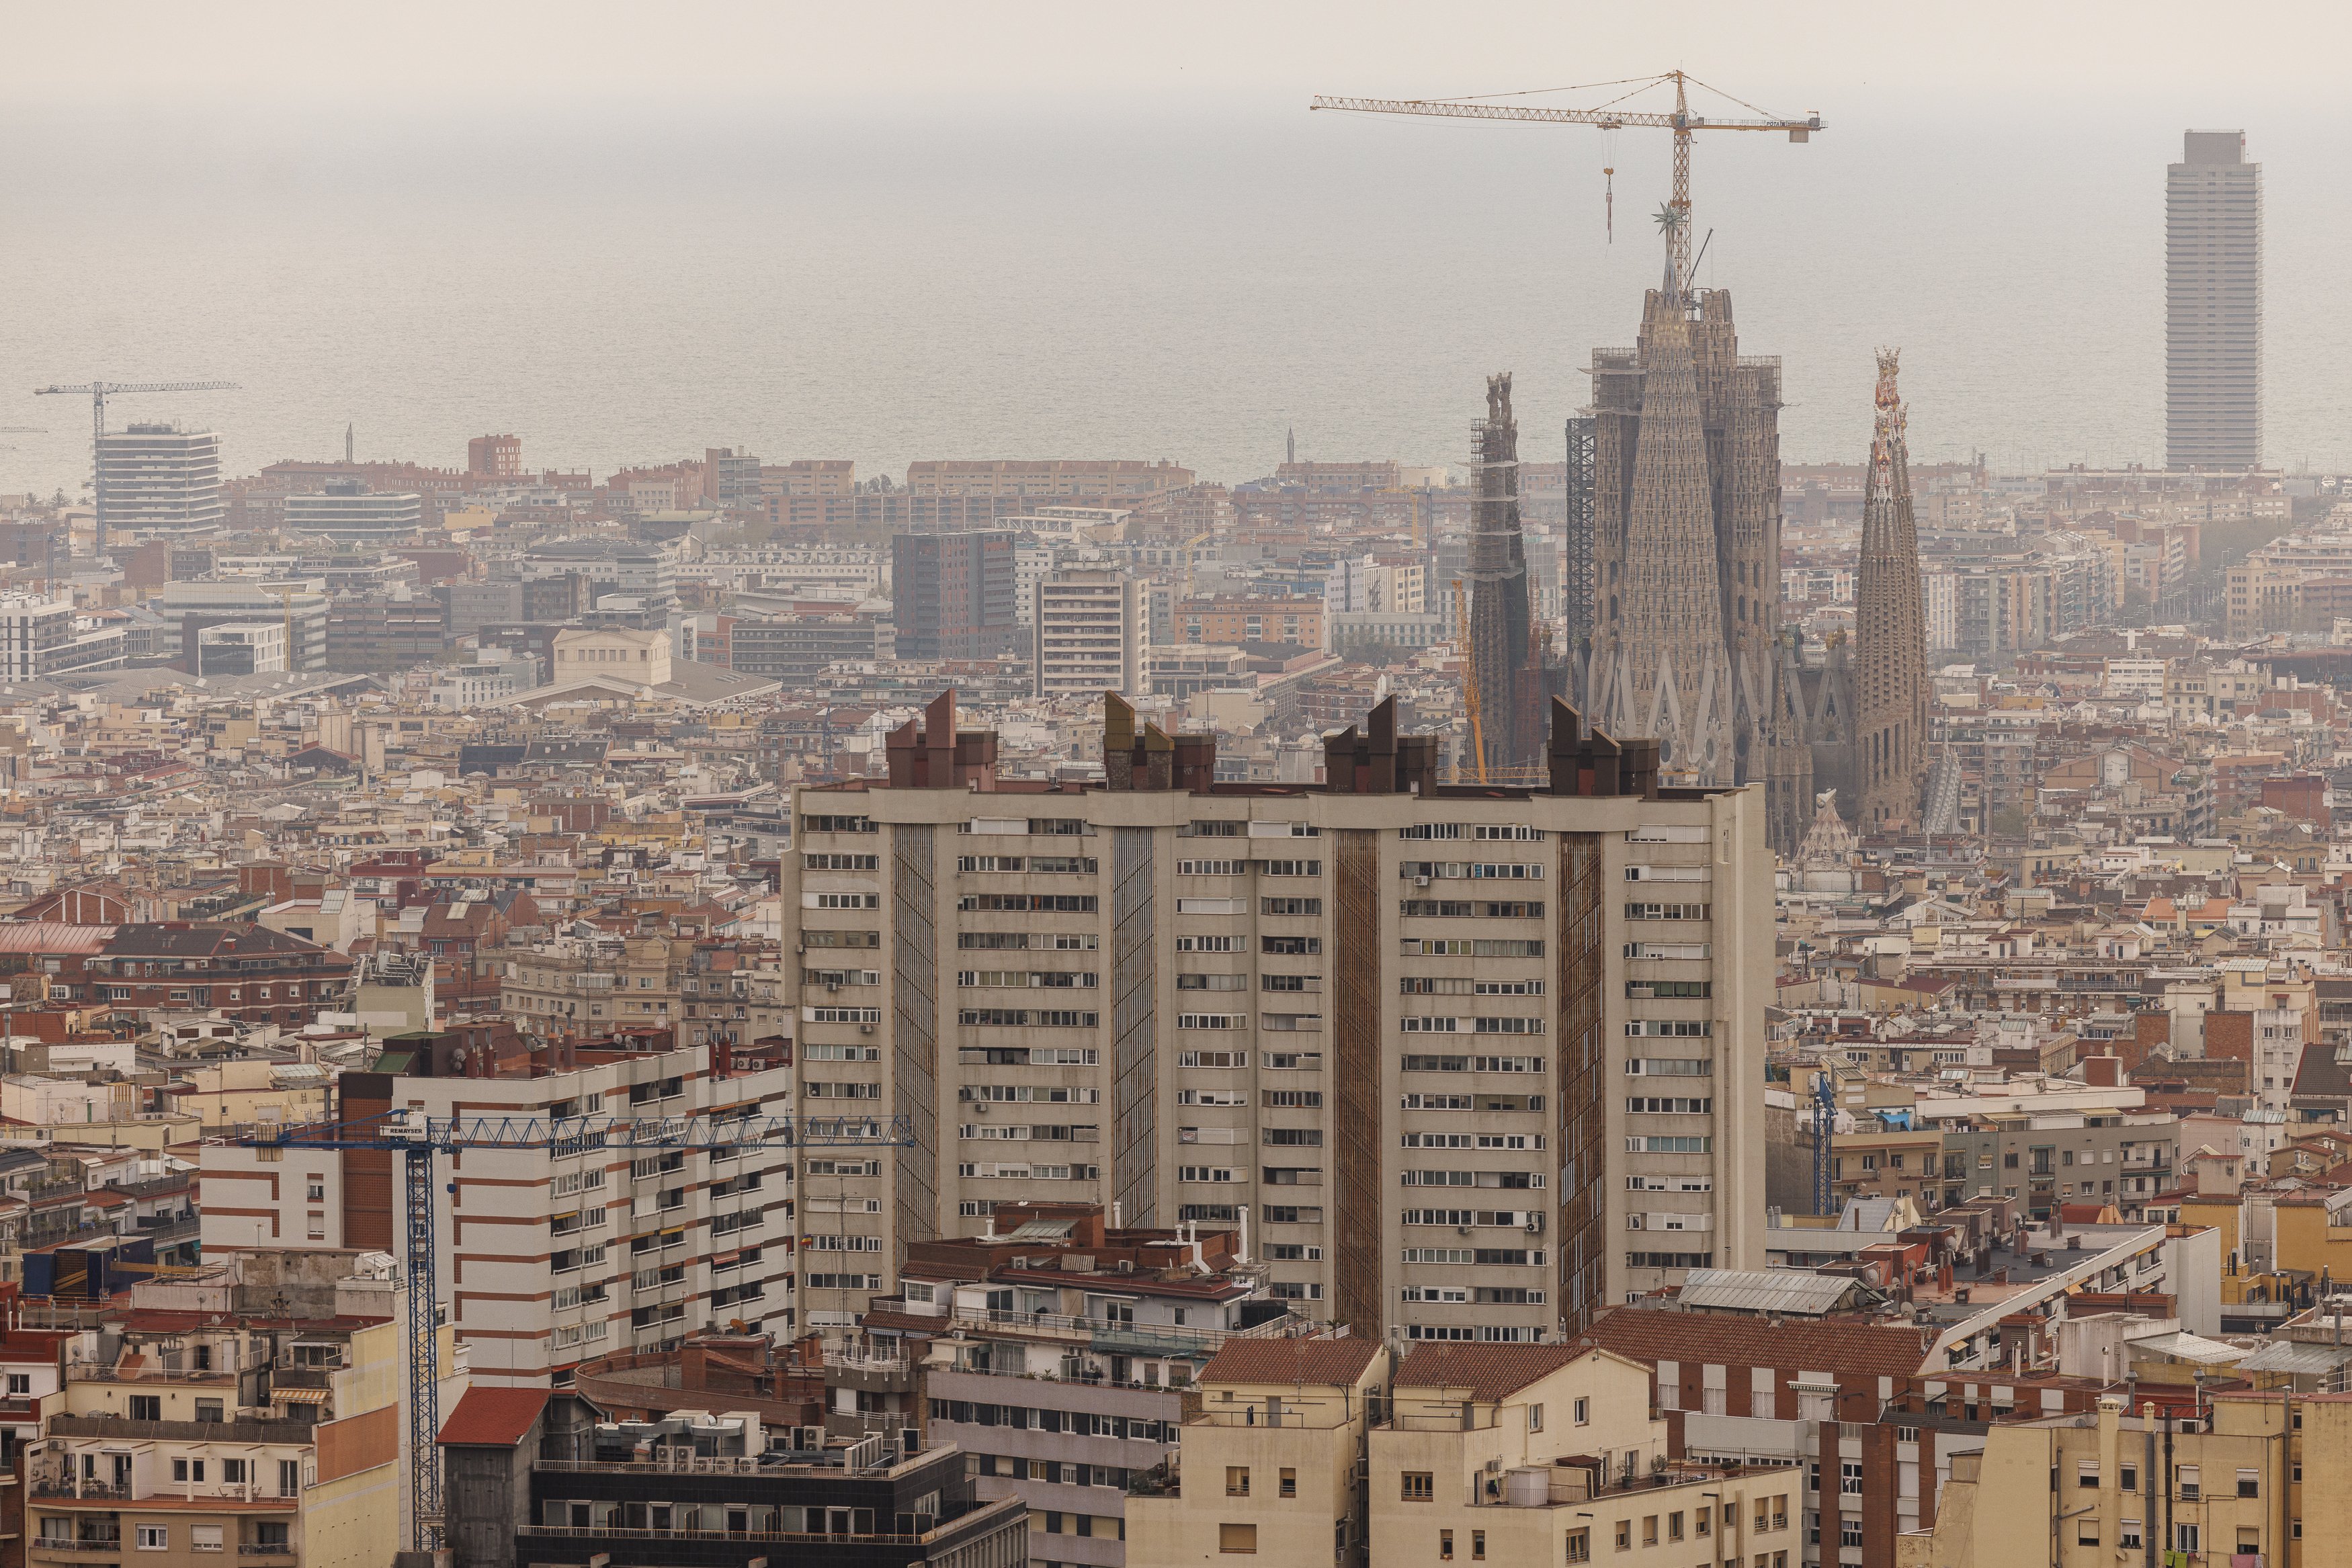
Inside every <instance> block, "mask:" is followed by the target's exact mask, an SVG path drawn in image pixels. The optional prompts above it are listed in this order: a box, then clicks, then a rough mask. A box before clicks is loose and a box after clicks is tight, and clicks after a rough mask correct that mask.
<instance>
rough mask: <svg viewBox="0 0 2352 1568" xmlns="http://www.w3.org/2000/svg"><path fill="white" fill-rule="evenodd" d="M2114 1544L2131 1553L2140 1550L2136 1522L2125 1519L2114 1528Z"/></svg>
mask: <svg viewBox="0 0 2352 1568" xmlns="http://www.w3.org/2000/svg"><path fill="white" fill-rule="evenodd" d="M2116 1545H2117V1546H2119V1547H2123V1548H2126V1549H2127V1550H2129V1551H2133V1552H2137V1551H2139V1550H2140V1547H2141V1542H2140V1534H2139V1521H2138V1520H2137V1519H2126V1520H2125V1521H2122V1522H2121V1523H2120V1524H2118V1525H2116Z"/></svg>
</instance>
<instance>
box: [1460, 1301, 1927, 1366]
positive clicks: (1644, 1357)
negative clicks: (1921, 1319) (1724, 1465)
mask: <svg viewBox="0 0 2352 1568" xmlns="http://www.w3.org/2000/svg"><path fill="white" fill-rule="evenodd" d="M1583 1343H1590V1344H1596V1345H1599V1346H1601V1348H1602V1349H1604V1350H1613V1351H1615V1352H1616V1353H1617V1354H1620V1355H1623V1356H1630V1357H1632V1358H1633V1360H1635V1361H1646V1362H1651V1363H1656V1362H1660V1361H1673V1362H1680V1363H1685V1364H1688V1363H1694V1362H1696V1363H1697V1364H1701V1365H1708V1366H1761V1367H1769V1368H1772V1369H1775V1370H1785V1371H1789V1372H1844V1373H1858V1374H1862V1375H1869V1376H1876V1377H1907V1376H1910V1375H1914V1374H1916V1373H1917V1372H1918V1370H1919V1367H1920V1364H1921V1363H1922V1362H1923V1361H1924V1360H1925V1359H1926V1357H1927V1347H1928V1346H1929V1345H1931V1344H1933V1343H1935V1339H1934V1336H1933V1335H1932V1334H1930V1333H1926V1332H1923V1331H1921V1330H1918V1329H1897V1328H1881V1327H1879V1326H1878V1325H1876V1324H1874V1323H1852V1322H1843V1323H1841V1322H1788V1321H1786V1320H1783V1321H1782V1322H1778V1323H1774V1322H1769V1321H1768V1320H1766V1319H1764V1318H1742V1317H1729V1316H1721V1317H1718V1316H1715V1315H1712V1314H1710V1313H1706V1312H1665V1311H1660V1310H1657V1309H1654V1308H1643V1307H1620V1308H1618V1309H1617V1310H1616V1311H1615V1312H1611V1313H1609V1314H1608V1315H1606V1316H1605V1317H1603V1318H1601V1320H1600V1321H1599V1322H1595V1323H1594V1324H1593V1325H1592V1326H1591V1328H1589V1329H1587V1330H1585V1331H1584V1335H1583ZM1465 1348H1468V1347H1465ZM1495 1348H1496V1349H1503V1348H1507V1347H1504V1346H1499V1345H1498V1346H1496V1347H1495Z"/></svg>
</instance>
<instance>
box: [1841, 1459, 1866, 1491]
mask: <svg viewBox="0 0 2352 1568" xmlns="http://www.w3.org/2000/svg"><path fill="white" fill-rule="evenodd" d="M1838 1490H1840V1491H1841V1492H1843V1493H1845V1494H1847V1495H1848V1496H1851V1497H1859V1496H1861V1495H1862V1467H1861V1466H1860V1465H1859V1464H1856V1463H1855V1462H1853V1460H1851V1459H1849V1460H1847V1461H1845V1462H1844V1463H1843V1464H1841V1465H1839V1466H1838Z"/></svg>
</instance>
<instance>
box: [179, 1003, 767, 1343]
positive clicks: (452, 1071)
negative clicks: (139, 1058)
mask: <svg viewBox="0 0 2352 1568" xmlns="http://www.w3.org/2000/svg"><path fill="white" fill-rule="evenodd" d="M471 1049H472V1050H477V1051H487V1049H488V1048H487V1047H478V1048H471ZM566 1049H567V1048H563V1047H557V1048H553V1050H554V1051H556V1052H559V1053H560V1052H562V1051H565V1050H566ZM468 1051H469V1048H467V1047H464V1046H462V1045H460V1044H459V1043H458V1042H457V1040H456V1038H455V1037H453V1036H448V1035H440V1036H435V1037H433V1039H432V1040H431V1041H429V1042H427V1043H425V1044H423V1045H421V1046H419V1047H417V1048H415V1050H414V1051H403V1050H400V1049H396V1048H395V1049H388V1050H387V1051H386V1053H385V1057H384V1058H383V1060H382V1061H379V1064H378V1065H379V1066H380V1067H388V1068H394V1069H398V1070H399V1071H376V1072H347V1073H345V1074H344V1075H343V1076H342V1077H341V1079H339V1080H338V1081H337V1085H336V1089H337V1094H338V1099H339V1104H338V1109H337V1111H336V1117H337V1118H338V1119H341V1120H356V1119H360V1118H363V1117H367V1116H373V1115H380V1114H383V1113H390V1112H399V1111H419V1112H422V1113H424V1114H425V1115H426V1116H428V1117H434V1118H444V1117H449V1116H452V1115H460V1116H464V1117H467V1118H476V1117H490V1118H496V1117H501V1116H507V1115H512V1116H516V1117H520V1118H530V1117H540V1118H547V1117H572V1116H582V1117H589V1118H606V1117H610V1118H649V1117H663V1118H677V1117H710V1118H714V1119H718V1120H722V1121H723V1120H727V1119H730V1118H733V1117H738V1116H771V1115H783V1114H786V1113H788V1111H789V1109H790V1105H791V1099H790V1096H791V1089H792V1073H791V1070H790V1069H789V1068H788V1067H787V1066H785V1065H783V1063H782V1061H781V1060H778V1061H773V1062H771V1061H769V1060H768V1059H767V1058H766V1057H763V1056H759V1055H756V1054H753V1055H751V1056H749V1057H748V1058H747V1055H746V1053H744V1052H740V1051H735V1052H725V1053H720V1054H721V1059H722V1061H724V1062H725V1063H726V1064H727V1071H726V1075H724V1076H718V1075H714V1073H713V1071H712V1067H711V1062H712V1057H713V1052H712V1051H711V1050H709V1049H708V1048H705V1049H688V1050H681V1051H646V1052H624V1051H590V1050H585V1049H577V1050H572V1051H571V1056H570V1059H569V1060H572V1061H574V1063H575V1064H572V1065H565V1066H562V1067H560V1068H555V1069H553V1070H550V1069H548V1068H545V1067H538V1068H533V1067H531V1066H529V1065H526V1066H524V1067H522V1068H520V1070H518V1069H517V1068H516V1067H515V1066H514V1065H513V1060H514V1059H511V1058H509V1059H506V1060H505V1061H501V1062H500V1063H499V1064H497V1065H496V1066H494V1067H493V1066H490V1064H488V1063H487V1062H486V1061H483V1060H481V1059H479V1058H478V1057H477V1058H475V1059H474V1060H472V1061H468V1060H467V1057H468ZM547 1054H548V1053H545V1052H542V1053H539V1054H538V1055H536V1056H534V1057H532V1058H530V1059H527V1060H528V1061H544V1059H545V1057H546V1055H547ZM559 1059H562V1058H561V1057H559ZM747 1064H748V1066H749V1069H750V1070H748V1071H741V1070H739V1069H741V1068H743V1067H744V1066H746V1065H747ZM425 1067H430V1068H431V1069H432V1070H433V1073H432V1075H431V1076H416V1075H415V1073H416V1071H417V1070H418V1069H420V1068H425ZM486 1067H487V1068H488V1070H489V1072H490V1074H491V1075H488V1076H484V1075H482V1074H483V1072H484V1070H485V1068H486ZM469 1068H470V1069H471V1074H470V1075H469V1071H468V1070H469ZM534 1071H536V1072H537V1074H538V1075H536V1076H534V1075H533V1072H534ZM394 1160H395V1156H394V1155H392V1154H390V1153H383V1152H377V1151H368V1150H353V1151H342V1152H337V1151H331V1150H323V1149H317V1150H314V1149H306V1148H303V1147H300V1146H299V1145H290V1146H286V1147H278V1148H239V1147H236V1146H233V1145H225V1144H206V1145H205V1146H204V1154H203V1164H202V1170H201V1180H202V1184H203V1185H202V1188H201V1199H200V1202H201V1206H202V1208H203V1212H204V1235H203V1241H204V1247H205V1256H206V1257H207V1258H218V1257H221V1256H223V1255H225V1254H230V1253H240V1252H247V1251H272V1250H285V1251H303V1250H308V1249H322V1250H337V1249H358V1250H382V1251H389V1252H393V1253H394V1254H398V1253H400V1252H401V1251H402V1250H403V1246H402V1245H401V1244H400V1243H399V1242H398V1240H397V1238H398V1236H399V1232H400V1220H401V1214H400V1206H401V1179H402V1178H401V1175H400V1172H399V1171H398V1170H397V1169H396V1168H394ZM434 1180H435V1184H436V1201H438V1202H440V1203H442V1204H443V1205H444V1206H445V1207H442V1208H441V1209H440V1210H439V1213H438V1216H437V1236H436V1245H437V1253H436V1273H437V1284H438V1289H439V1291H440V1292H441V1295H442V1297H443V1299H444V1301H445V1302H446V1309H447V1312H448V1319H449V1322H450V1324H451V1326H452V1328H453V1329H454V1331H455V1333H456V1334H457V1339H458V1340H459V1342H460V1343H465V1344H467V1345H469V1346H470V1347H471V1355H472V1366H473V1375H474V1379H475V1381H476V1382H477V1383H488V1384H492V1385H515V1386H537V1387H545V1386H548V1385H554V1386H558V1387H561V1386H562V1385H565V1384H567V1383H569V1382H570V1381H571V1369H572V1366H573V1365H574V1364H576V1363H578V1362H580V1361H583V1360H585V1359H589V1358H593V1357H595V1356H600V1355H608V1354H614V1353H620V1352H628V1351H633V1350H652V1349H656V1348H664V1347H667V1346H670V1345H672V1344H675V1343H677V1341H678V1340H680V1339H682V1338H684V1337H685V1336H686V1335H688V1334H689V1333H694V1332H695V1331H697V1330H698V1329H703V1328H707V1327H711V1326H714V1325H715V1326H719V1327H724V1326H726V1325H727V1324H728V1323H730V1322H733V1321H735V1320H737V1319H740V1320H741V1321H742V1322H745V1323H746V1324H748V1325H750V1326H751V1328H752V1329H753V1330H754V1331H755V1332H756V1331H758V1330H761V1329H762V1328H772V1329H774V1330H775V1331H776V1332H777V1333H779V1335H780V1336H781V1337H785V1338H789V1337H790V1325H791V1323H792V1320H793V1311H792V1306H793V1283H794V1281H793V1273H792V1261H791V1260H792V1226H793V1222H792V1218H791V1215H792V1192H793V1188H792V1180H793V1166H792V1161H791V1157H790V1151H789V1150H787V1149H784V1148H782V1147H778V1148H773V1149H764V1148H763V1149H758V1150H752V1151H748V1152H742V1153H719V1152H713V1151H708V1150H701V1149H684V1148H671V1149H658V1148H648V1149H639V1150H635V1151H633V1150H631V1149H629V1148H627V1147H625V1146H621V1145H619V1143H618V1142H617V1140H615V1141H614V1143H613V1144H611V1145H607V1144H606V1143H605V1142H604V1140H602V1139H598V1138H593V1137H591V1138H583V1139H577V1140H573V1141H572V1142H571V1143H569V1144H568V1145H565V1146H562V1147H558V1148H550V1147H538V1148H469V1149H465V1150H462V1151H459V1152H458V1153H457V1154H455V1155H446V1154H445V1155H439V1156H437V1157H436V1162H435V1169H434Z"/></svg>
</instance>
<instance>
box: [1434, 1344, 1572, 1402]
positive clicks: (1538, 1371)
mask: <svg viewBox="0 0 2352 1568" xmlns="http://www.w3.org/2000/svg"><path fill="white" fill-rule="evenodd" d="M1591 1348H1592V1347H1591V1346H1590V1345H1584V1344H1420V1345H1415V1346H1414V1347H1413V1351H1412V1354H1411V1355H1408V1356H1406V1357H1405V1358H1404V1365H1403V1366H1402V1367H1400V1368H1398V1369H1397V1375H1396V1385H1397V1386H1398V1387H1399V1388H1467V1389H1468V1390H1469V1391H1470V1397H1471V1398H1472V1399H1475V1400H1478V1401H1481V1402H1486V1401H1491V1400H1496V1399H1501V1398H1503V1397H1504V1396H1507V1395H1511V1394H1516V1393H1517V1392H1518V1391H1519V1390H1520V1389H1522V1388H1525V1387H1526V1386H1527V1385H1528V1384H1530V1383H1533V1382H1535V1381H1536V1380H1537V1379H1538V1378H1540V1377H1549V1375H1551V1374H1553V1373H1555V1372H1558V1371H1559V1369H1560V1368H1561V1367H1563V1366H1566V1365H1567V1364H1569V1363H1570V1362H1571V1361H1578V1360H1580V1359H1582V1358H1583V1357H1584V1356H1586V1355H1589V1354H1591Z"/></svg>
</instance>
